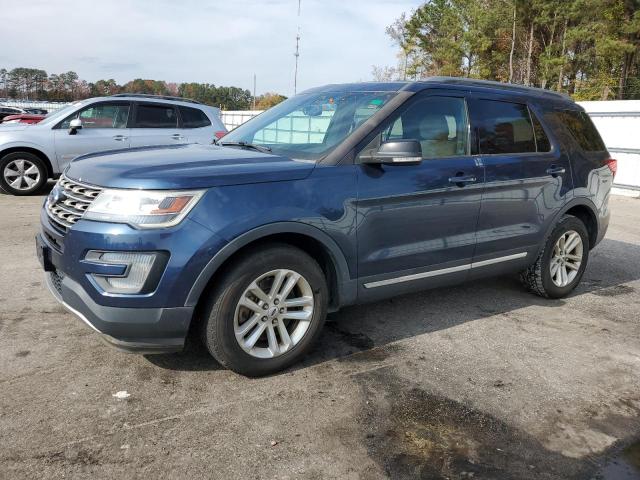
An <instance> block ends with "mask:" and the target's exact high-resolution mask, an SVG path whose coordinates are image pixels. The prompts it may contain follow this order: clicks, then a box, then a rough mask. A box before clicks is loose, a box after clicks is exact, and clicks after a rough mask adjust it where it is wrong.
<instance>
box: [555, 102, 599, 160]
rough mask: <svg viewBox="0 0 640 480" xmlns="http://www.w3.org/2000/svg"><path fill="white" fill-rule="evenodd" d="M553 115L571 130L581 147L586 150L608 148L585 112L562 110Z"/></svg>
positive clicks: (596, 150) (594, 150)
mask: <svg viewBox="0 0 640 480" xmlns="http://www.w3.org/2000/svg"><path fill="white" fill-rule="evenodd" d="M553 115H554V116H555V117H556V118H557V119H558V120H559V121H560V122H561V123H562V124H563V125H564V126H565V127H566V128H567V130H569V132H570V133H571V135H572V136H573V138H574V139H575V140H576V142H578V145H580V148H582V149H583V150H584V151H586V152H601V151H603V150H606V148H605V145H604V142H603V141H602V138H600V134H599V133H598V130H597V129H596V127H595V125H594V124H593V122H592V121H591V118H589V115H587V114H586V113H585V112H581V111H578V110H560V111H556V112H554V113H553Z"/></svg>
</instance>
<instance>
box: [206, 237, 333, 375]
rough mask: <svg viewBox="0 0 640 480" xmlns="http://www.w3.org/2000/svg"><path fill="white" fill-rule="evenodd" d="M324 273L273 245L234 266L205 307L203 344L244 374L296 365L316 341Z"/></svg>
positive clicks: (323, 303)
mask: <svg viewBox="0 0 640 480" xmlns="http://www.w3.org/2000/svg"><path fill="white" fill-rule="evenodd" d="M327 300H328V290H327V285H326V280H325V277H324V274H323V272H322V269H321V268H320V267H319V265H318V264H317V263H316V261H315V260H313V259H312V258H311V257H309V256H308V255H307V254H306V253H305V252H303V251H302V250H299V249H297V248H295V247H291V246H288V245H272V246H268V247H263V248H261V249H260V250H256V251H255V252H253V253H251V254H249V255H247V256H246V257H244V258H243V259H241V260H240V261H239V262H237V263H236V264H235V265H234V266H233V267H232V268H231V269H230V270H229V271H228V272H227V273H226V274H225V276H224V279H223V280H222V282H221V284H220V285H219V286H218V287H217V288H215V287H214V291H213V294H212V296H211V298H210V299H209V303H208V305H207V308H206V318H205V321H204V323H203V340H204V343H205V344H206V346H207V348H208V349H209V352H211V354H212V355H213V356H214V357H215V358H216V360H218V362H220V363H221V364H222V365H224V366H225V367H227V368H229V369H231V370H233V371H235V372H237V373H240V374H243V375H248V376H259V375H266V374H269V373H273V372H276V371H279V370H282V369H283V368H286V367H287V366H289V365H291V364H292V363H294V362H296V361H298V360H299V359H300V358H301V357H302V356H303V355H304V354H305V353H306V352H307V351H308V350H309V348H310V347H311V345H312V344H313V342H314V341H315V339H316V338H317V337H318V335H319V333H320V330H321V328H322V325H323V323H324V321H325V317H326V312H327Z"/></svg>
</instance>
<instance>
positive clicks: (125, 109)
mask: <svg viewBox="0 0 640 480" xmlns="http://www.w3.org/2000/svg"><path fill="white" fill-rule="evenodd" d="M75 118H79V119H80V120H81V121H82V128H127V121H128V118H129V105H128V104H113V103H97V104H93V105H89V106H88V107H86V108H84V109H82V110H80V111H79V112H76V113H74V114H73V115H71V116H69V117H68V118H67V119H66V120H65V121H64V122H62V123H61V124H60V127H59V128H61V129H67V128H69V124H70V123H71V120H73V119H75Z"/></svg>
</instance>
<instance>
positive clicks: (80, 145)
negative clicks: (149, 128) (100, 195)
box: [53, 102, 131, 169]
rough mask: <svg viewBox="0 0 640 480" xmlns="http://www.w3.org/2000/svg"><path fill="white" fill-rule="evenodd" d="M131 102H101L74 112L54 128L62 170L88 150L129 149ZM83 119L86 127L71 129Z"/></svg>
mask: <svg viewBox="0 0 640 480" xmlns="http://www.w3.org/2000/svg"><path fill="white" fill-rule="evenodd" d="M130 113H131V104H130V102H97V103H92V104H90V105H88V106H86V107H85V108H83V109H81V110H79V111H77V112H75V113H73V114H72V115H70V116H68V117H67V118H65V119H64V120H63V121H62V122H60V123H59V124H58V125H56V126H55V127H54V129H53V136H54V143H55V149H56V158H57V160H58V165H59V166H60V169H64V167H65V166H66V165H67V164H68V163H69V162H70V161H71V160H73V159H74V158H76V157H77V156H79V155H84V154H86V153H93V152H102V151H105V150H117V149H121V148H128V147H129V145H130V143H129V129H128V128H127V124H128V121H129V115H130ZM75 118H79V119H80V120H81V121H82V128H81V129H78V130H76V131H75V133H73V132H70V131H69V124H70V122H71V120H73V119H75Z"/></svg>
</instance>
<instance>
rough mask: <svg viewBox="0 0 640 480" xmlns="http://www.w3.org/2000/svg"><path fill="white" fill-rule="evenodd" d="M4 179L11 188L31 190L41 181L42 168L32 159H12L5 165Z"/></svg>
mask: <svg viewBox="0 0 640 480" xmlns="http://www.w3.org/2000/svg"><path fill="white" fill-rule="evenodd" d="M3 176H4V180H5V182H6V183H7V185H9V186H10V187H11V188H13V189H15V190H20V191H25V190H31V189H32V188H33V187H34V186H35V185H37V184H38V182H39V181H40V170H39V169H38V167H37V165H36V164H34V163H33V162H31V161H30V160H25V159H16V160H12V161H11V162H9V163H8V164H7V166H6V167H4V172H3Z"/></svg>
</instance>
